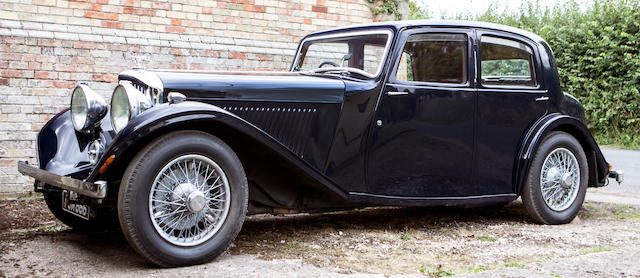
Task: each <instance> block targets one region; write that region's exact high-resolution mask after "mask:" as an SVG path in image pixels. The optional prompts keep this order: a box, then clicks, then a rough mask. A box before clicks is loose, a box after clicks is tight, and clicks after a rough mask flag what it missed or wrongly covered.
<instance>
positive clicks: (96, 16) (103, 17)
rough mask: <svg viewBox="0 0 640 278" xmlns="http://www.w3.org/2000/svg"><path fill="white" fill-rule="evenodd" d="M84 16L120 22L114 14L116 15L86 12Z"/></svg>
mask: <svg viewBox="0 0 640 278" xmlns="http://www.w3.org/2000/svg"><path fill="white" fill-rule="evenodd" d="M84 16H85V17H89V18H98V19H109V20H118V14H114V13H101V12H94V11H86V12H84Z"/></svg>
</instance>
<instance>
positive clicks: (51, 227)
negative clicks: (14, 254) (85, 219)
mask: <svg viewBox="0 0 640 278" xmlns="http://www.w3.org/2000/svg"><path fill="white" fill-rule="evenodd" d="M62 229H63V227H62V226H58V225H45V226H40V227H35V228H31V229H14V230H11V233H13V234H26V233H35V232H59V231H62Z"/></svg>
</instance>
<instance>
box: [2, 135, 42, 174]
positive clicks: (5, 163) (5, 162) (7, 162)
mask: <svg viewBox="0 0 640 278" xmlns="http://www.w3.org/2000/svg"><path fill="white" fill-rule="evenodd" d="M34 130H37V129H34ZM16 163H18V160H16V159H7V158H3V159H0V166H13V165H16Z"/></svg>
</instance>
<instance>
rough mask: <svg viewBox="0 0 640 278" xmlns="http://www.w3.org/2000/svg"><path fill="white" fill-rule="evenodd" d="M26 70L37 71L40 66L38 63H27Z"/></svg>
mask: <svg viewBox="0 0 640 278" xmlns="http://www.w3.org/2000/svg"><path fill="white" fill-rule="evenodd" d="M27 68H28V69H30V70H39V69H41V68H42V65H41V64H40V62H29V65H28V66H27Z"/></svg>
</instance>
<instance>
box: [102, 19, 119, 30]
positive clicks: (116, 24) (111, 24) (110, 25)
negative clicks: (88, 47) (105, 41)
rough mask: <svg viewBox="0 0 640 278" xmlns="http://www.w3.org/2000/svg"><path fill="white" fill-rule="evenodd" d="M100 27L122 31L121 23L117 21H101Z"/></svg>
mask: <svg viewBox="0 0 640 278" xmlns="http://www.w3.org/2000/svg"><path fill="white" fill-rule="evenodd" d="M102 27H105V28H116V29H122V22H118V21H103V22H102Z"/></svg>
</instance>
